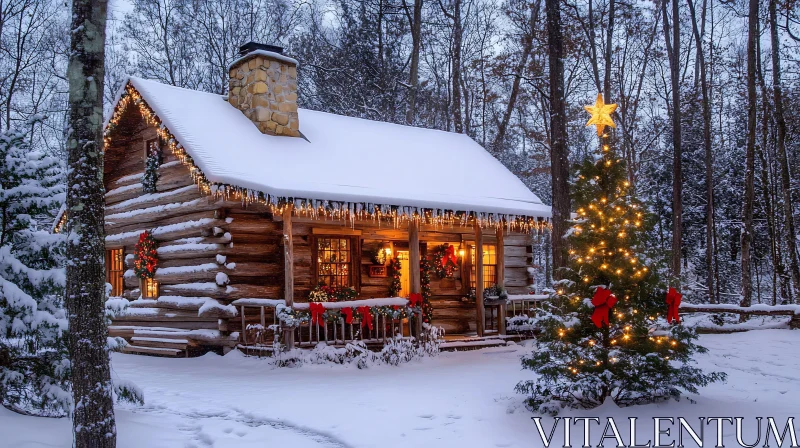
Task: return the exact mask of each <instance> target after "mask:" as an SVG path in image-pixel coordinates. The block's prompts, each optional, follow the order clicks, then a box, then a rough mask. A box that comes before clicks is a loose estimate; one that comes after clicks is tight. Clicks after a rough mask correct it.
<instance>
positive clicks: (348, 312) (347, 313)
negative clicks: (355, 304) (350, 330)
mask: <svg viewBox="0 0 800 448" xmlns="http://www.w3.org/2000/svg"><path fill="white" fill-rule="evenodd" d="M342 314H344V323H346V324H352V323H353V309H352V308H350V307H347V308H342Z"/></svg>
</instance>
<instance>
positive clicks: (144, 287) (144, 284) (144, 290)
mask: <svg viewBox="0 0 800 448" xmlns="http://www.w3.org/2000/svg"><path fill="white" fill-rule="evenodd" d="M151 282H152V284H153V287H154V288H155V292H154V293H153V294H152V295H151V294H150V293H149V291H150V289H149V288H148V283H151ZM139 294H140V295H141V296H142V299H152V300H157V299H158V296H159V295H160V294H161V285H160V284H159V283H158V281H157V280H155V279H152V278H140V279H139Z"/></svg>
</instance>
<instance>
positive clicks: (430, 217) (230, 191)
mask: <svg viewBox="0 0 800 448" xmlns="http://www.w3.org/2000/svg"><path fill="white" fill-rule="evenodd" d="M131 104H134V105H136V106H137V107H138V108H139V112H140V114H141V115H142V117H143V118H144V120H145V122H146V123H147V125H149V126H153V127H155V128H156V129H157V131H158V136H159V137H160V139H161V141H162V142H164V143H165V144H166V146H167V147H168V148H169V150H170V151H171V152H172V154H174V155H175V157H176V158H177V159H178V160H180V162H181V163H183V164H184V165H185V166H187V167H188V168H189V171H190V173H191V176H192V179H193V181H194V182H195V184H197V186H198V188H199V189H200V191H201V192H203V193H204V194H208V195H211V196H213V197H215V198H217V199H222V200H224V201H238V202H241V203H242V205H243V206H245V207H246V206H247V205H248V204H260V205H265V206H267V207H268V208H269V209H270V211H271V212H272V213H275V214H283V212H284V211H285V210H286V207H288V206H291V207H292V213H293V214H294V215H295V216H300V217H307V218H312V219H319V220H332V221H339V222H343V223H348V222H349V224H350V225H355V222H356V221H369V220H372V221H373V222H375V223H377V224H379V225H380V224H381V223H383V222H388V223H391V224H392V225H393V226H394V227H395V228H399V227H402V226H403V225H407V224H408V223H409V222H412V221H415V222H419V223H422V224H430V225H433V226H435V227H438V228H445V227H455V226H460V227H465V226H468V225H470V224H471V223H473V222H475V221H476V220H477V222H478V225H479V226H480V227H484V228H485V227H494V228H499V227H505V228H506V229H507V230H508V231H509V232H510V231H516V232H532V231H536V232H541V231H543V230H544V229H546V228H549V227H550V221H549V220H546V219H536V218H532V217H526V216H518V215H510V214H503V213H479V212H459V211H453V210H444V209H431V208H422V207H412V206H397V205H387V204H373V203H364V202H345V201H331V200H324V199H307V198H291V197H282V196H281V197H279V196H274V195H270V194H267V193H264V192H262V191H258V190H252V189H248V188H242V187H238V186H235V185H228V184H222V183H217V182H211V181H209V180H208V178H207V177H206V175H205V174H204V173H203V171H202V170H201V169H200V168H199V167H198V166H197V165H196V164H195V163H194V160H193V159H192V157H191V156H190V155H189V154H188V153H187V152H186V149H185V148H184V147H183V145H181V143H180V142H178V139H177V138H175V136H174V135H173V134H172V132H170V131H169V129H168V128H167V127H166V125H164V123H163V122H162V121H161V120H160V119H159V118H158V116H157V115H156V113H155V112H154V111H153V109H152V108H150V106H149V105H148V104H147V102H146V101H145V100H144V98H142V96H141V94H140V93H139V92H138V91H137V90H136V88H135V87H133V85H132V84H130V83H128V84H127V85H126V86H125V91H124V92H123V94H122V96H121V98H120V101H119V102H118V103H117V107H116V108H115V109H114V112H113V113H112V115H111V118H110V119H109V122H108V125H107V126H106V129H105V131H104V135H103V138H104V140H105V146H106V147H108V146H109V145H110V137H111V134H112V133H113V131H114V130H115V129H116V128H117V126H118V125H119V121H120V120H121V118H122V116H123V114H124V112H125V110H126V109H127V107H128V106H129V105H131Z"/></svg>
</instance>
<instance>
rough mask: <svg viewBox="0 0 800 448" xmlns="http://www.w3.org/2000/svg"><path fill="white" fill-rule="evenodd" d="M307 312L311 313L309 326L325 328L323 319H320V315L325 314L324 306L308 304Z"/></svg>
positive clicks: (313, 303)
mask: <svg viewBox="0 0 800 448" xmlns="http://www.w3.org/2000/svg"><path fill="white" fill-rule="evenodd" d="M308 310H309V311H310V312H311V325H314V324H317V325H319V326H325V319H324V318H323V317H322V313H324V312H325V306H324V305H322V304H321V303H315V302H311V303H309V304H308Z"/></svg>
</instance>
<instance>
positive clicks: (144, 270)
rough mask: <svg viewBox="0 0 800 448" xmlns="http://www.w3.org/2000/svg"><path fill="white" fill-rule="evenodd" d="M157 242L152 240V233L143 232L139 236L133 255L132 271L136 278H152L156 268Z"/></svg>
mask: <svg viewBox="0 0 800 448" xmlns="http://www.w3.org/2000/svg"><path fill="white" fill-rule="evenodd" d="M156 249H158V241H156V239H155V238H153V233H152V232H150V231H149V230H145V231H144V232H142V234H141V235H139V242H138V243H136V251H135V252H134V253H133V271H134V272H135V273H136V276H137V277H139V278H141V279H145V278H153V276H154V275H156V268H157V267H158V253H157V252H156Z"/></svg>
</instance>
